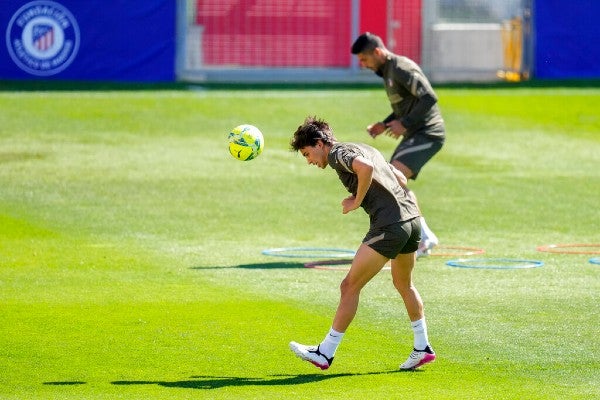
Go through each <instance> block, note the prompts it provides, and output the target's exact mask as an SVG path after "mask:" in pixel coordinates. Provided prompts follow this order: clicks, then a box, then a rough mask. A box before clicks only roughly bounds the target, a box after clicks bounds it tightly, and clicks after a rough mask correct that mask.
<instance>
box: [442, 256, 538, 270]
mask: <svg viewBox="0 0 600 400" xmlns="http://www.w3.org/2000/svg"><path fill="white" fill-rule="evenodd" d="M446 264H447V265H449V266H451V267H458V268H477V269H525V268H537V267H541V266H542V265H544V263H543V262H542V261H537V260H519V259H513V258H474V259H470V258H469V259H467V258H459V259H456V260H450V261H448V262H447V263H446Z"/></svg>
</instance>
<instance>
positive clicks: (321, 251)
mask: <svg viewBox="0 0 600 400" xmlns="http://www.w3.org/2000/svg"><path fill="white" fill-rule="evenodd" d="M262 254H263V255H265V256H271V257H286V258H319V259H331V258H334V259H337V258H348V257H354V254H356V252H355V251H354V250H348V249H334V248H328V247H280V248H276V249H265V250H263V251H262Z"/></svg>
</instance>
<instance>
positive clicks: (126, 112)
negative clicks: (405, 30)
mask: <svg viewBox="0 0 600 400" xmlns="http://www.w3.org/2000/svg"><path fill="white" fill-rule="evenodd" d="M438 95H439V97H440V105H441V107H442V111H443V113H444V116H445V119H446V122H447V129H448V140H447V143H446V145H445V147H444V148H443V149H442V151H441V152H440V153H439V154H438V155H437V156H436V157H435V158H434V159H433V160H432V161H431V162H430V163H429V164H428V165H427V166H426V167H425V169H424V170H423V171H422V173H421V175H420V176H419V179H418V180H417V181H415V182H411V184H410V185H411V187H412V188H413V189H414V191H415V192H416V193H417V195H418V196H419V199H420V203H421V208H422V210H423V212H424V214H425V215H426V217H427V220H428V222H429V225H430V226H431V227H432V228H433V229H434V231H435V232H436V233H437V235H438V236H439V238H440V240H441V243H442V244H443V245H446V246H472V247H477V248H483V249H485V251H486V254H484V255H483V256H484V257H490V258H514V259H527V260H540V261H543V262H544V265H543V266H542V267H540V268H532V269H513V270H494V269H465V268H453V267H450V266H447V265H446V261H448V260H449V259H450V258H448V257H440V256H437V257H434V256H432V257H430V258H427V259H424V260H420V261H419V262H418V264H417V269H416V271H415V283H416V285H417V287H418V288H419V290H420V292H421V294H422V296H423V298H424V301H425V307H426V314H427V318H428V325H429V334H430V339H431V341H432V343H433V345H434V347H435V349H436V351H437V353H438V359H437V360H436V362H435V363H433V364H431V365H427V366H426V367H424V368H422V370H421V371H419V372H409V373H401V372H397V368H398V365H399V364H400V363H401V362H402V361H404V359H405V358H406V356H407V355H408V353H409V352H410V350H411V348H412V331H411V330H410V326H409V324H408V318H407V316H406V312H405V311H404V308H403V306H402V303H401V300H400V298H399V296H398V295H397V294H396V293H395V291H394V289H393V286H392V284H391V279H390V276H389V272H388V271H382V272H381V273H380V274H379V275H378V276H377V277H376V278H375V279H374V280H373V281H372V282H371V283H370V284H369V285H368V286H367V288H366V289H365V291H364V294H363V296H362V298H361V305H360V309H359V312H358V315H357V317H356V319H355V320H354V323H353V324H352V326H351V327H350V329H349V330H348V333H347V335H346V337H345V339H344V342H343V343H342V345H341V347H340V349H339V351H338V353H337V355H336V361H335V363H334V364H333V366H332V368H330V369H329V370H328V371H325V372H321V371H320V370H317V369H316V368H314V367H313V366H312V365H310V364H308V363H304V362H302V361H300V360H299V359H297V358H296V357H295V356H293V355H292V353H291V352H290V351H289V349H288V342H289V341H290V340H296V341H299V342H306V343H317V342H319V341H320V340H321V339H322V337H323V336H324V335H325V333H326V332H327V329H329V327H330V323H331V318H332V316H333V313H334V310H335V306H336V304H337V300H338V284H339V282H340V281H341V279H342V278H343V276H344V272H343V271H325V270H316V269H307V268H304V267H303V264H302V262H303V261H304V260H295V259H281V258H275V257H267V256H264V255H262V254H261V251H262V250H263V249H267V248H274V247H336V248H347V249H355V248H356V247H357V246H358V245H359V243H360V241H361V239H362V237H363V235H364V233H365V232H366V229H367V225H368V219H367V216H366V214H364V212H362V210H357V211H356V212H353V213H351V214H349V215H342V213H341V206H340V202H341V200H342V199H343V198H344V197H345V196H346V193H345V191H344V189H343V187H342V186H341V184H340V183H339V182H338V180H337V177H336V176H335V173H334V172H333V171H332V170H331V169H327V170H325V171H323V170H320V169H317V168H315V167H313V166H311V167H309V166H307V165H306V163H305V161H304V159H303V158H302V157H301V156H300V155H298V154H295V153H291V152H290V151H289V150H288V142H289V138H290V136H291V134H292V133H293V131H294V130H295V128H296V127H297V126H298V125H299V124H300V123H301V122H302V120H303V119H304V117H305V116H307V115H309V114H311V115H312V114H316V115H318V116H320V117H323V118H325V119H327V120H328V121H329V122H330V123H331V124H332V126H333V128H334V130H335V132H336V135H337V137H338V139H339V140H343V141H363V142H366V143H370V144H374V145H375V146H376V147H378V148H379V149H380V150H381V151H382V152H383V153H384V154H385V155H386V156H389V155H390V154H391V151H392V150H393V148H394V146H395V144H396V142H395V141H394V140H393V139H391V138H387V137H384V138H379V139H377V140H373V139H370V138H369V137H368V136H367V135H366V133H365V132H364V127H365V126H366V125H367V124H368V123H371V122H373V121H375V120H378V119H381V118H383V117H384V116H385V115H387V113H388V111H389V105H388V104H387V100H386V97H385V94H384V92H383V90H382V89H381V88H362V89H338V90H335V89H330V90H293V89H281V90H267V89H265V90H258V89H257V90H202V88H196V90H156V91H110V90H106V91H89V92H86V91H46V92H36V91H28V92H19V91H0V187H1V189H0V338H1V339H0V371H1V373H0V398H2V399H166V398H169V399H411V400H414V399H591V398H600V328H599V327H600V316H599V315H600V305H599V303H600V302H599V299H600V298H599V293H600V266H599V265H594V264H591V263H589V262H588V260H589V259H590V257H593V256H594V255H590V254H554V253H545V252H539V251H537V250H536V248H537V246H541V245H547V244H552V243H589V244H598V243H600V229H599V226H600V224H599V223H600V207H599V195H600V115H599V113H598V110H600V89H599V88H598V87H595V88H585V87H577V88H560V87H554V88H552V87H546V88H531V87H529V88H527V87H515V88H476V87H473V88H462V89H460V88H440V89H439V90H438ZM240 123H251V124H254V125H257V126H258V127H260V129H261V130H262V131H263V133H264V135H265V139H266V149H265V151H264V152H263V154H262V155H261V156H260V157H259V158H258V159H256V160H253V161H250V162H240V161H237V160H235V159H233V158H232V157H231V156H230V155H229V154H228V152H227V146H226V137H227V134H228V132H229V130H230V129H231V128H232V127H233V126H235V125H238V124H240ZM587 250H595V251H600V245H599V246H597V247H595V248H588V249H587ZM598 256H600V255H596V257H598ZM477 257H480V256H477Z"/></svg>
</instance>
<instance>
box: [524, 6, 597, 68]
mask: <svg viewBox="0 0 600 400" xmlns="http://www.w3.org/2000/svg"><path fill="white" fill-rule="evenodd" d="M534 3H535V9H534V18H535V27H536V28H535V76H536V77H537V78H550V79H554V78H558V79H564V78H600V62H599V60H600V30H598V16H600V2H598V1H597V0H578V1H571V0H569V1H567V0H543V1H535V2H534Z"/></svg>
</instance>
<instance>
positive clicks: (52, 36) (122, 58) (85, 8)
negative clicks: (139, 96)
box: [0, 0, 175, 82]
mask: <svg viewBox="0 0 600 400" xmlns="http://www.w3.org/2000/svg"><path fill="white" fill-rule="evenodd" d="M7 3H8V4H7ZM0 27H3V28H4V32H3V33H4V37H5V40H4V41H3V42H0V43H1V45H0V79H60V80H105V81H129V82H166V81H173V80H174V79H175V62H174V60H175V2H174V1H169V0H143V1H130V2H123V1H111V0H106V1H99V0H87V1H76V0H56V1H50V0H34V1H23V0H21V1H16V0H8V1H3V4H2V7H1V8H0Z"/></svg>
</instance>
